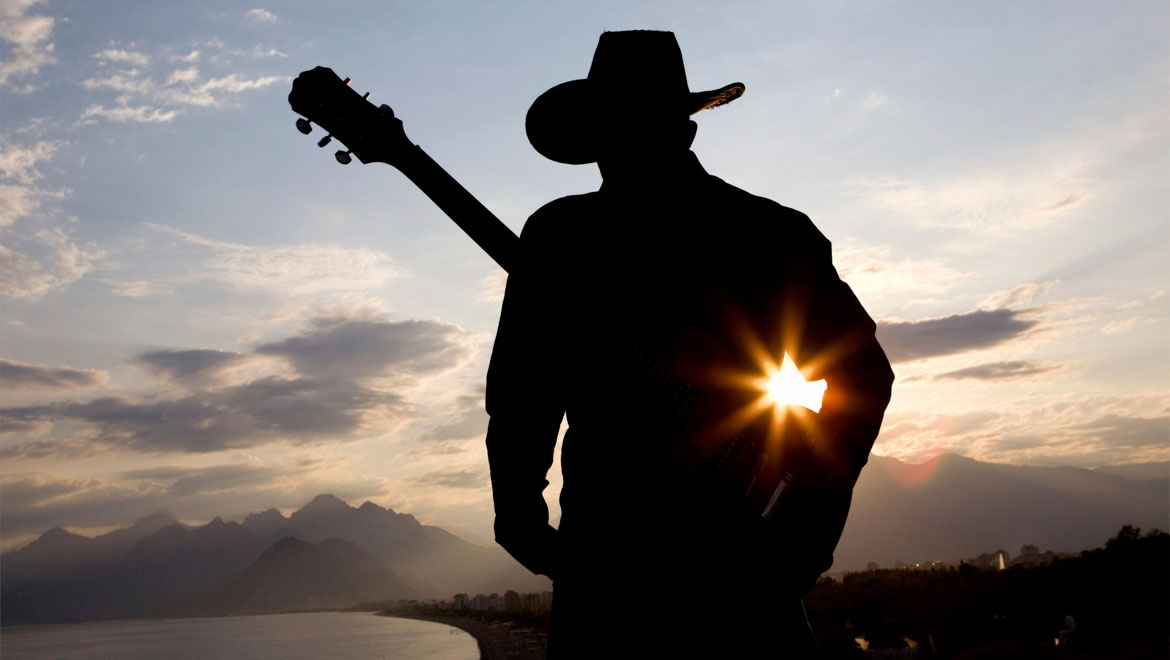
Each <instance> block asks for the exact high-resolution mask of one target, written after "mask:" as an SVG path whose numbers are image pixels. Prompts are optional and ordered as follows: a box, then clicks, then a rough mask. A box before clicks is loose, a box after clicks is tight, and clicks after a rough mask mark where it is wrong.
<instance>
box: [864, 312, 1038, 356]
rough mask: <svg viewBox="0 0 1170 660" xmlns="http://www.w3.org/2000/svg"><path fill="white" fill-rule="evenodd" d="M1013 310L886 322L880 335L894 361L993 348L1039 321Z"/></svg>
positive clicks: (884, 346) (879, 337) (880, 324)
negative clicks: (1022, 315)
mask: <svg viewBox="0 0 1170 660" xmlns="http://www.w3.org/2000/svg"><path fill="white" fill-rule="evenodd" d="M1020 316H1021V312H1019V311H1017V310H1013V309H997V310H990V311H989V310H982V309H981V310H976V311H974V312H967V313H966V314H954V315H952V316H948V317H946V318H937V319H925V320H922V321H910V322H889V321H883V322H881V323H879V324H878V328H877V337H878V341H879V342H881V345H882V348H883V349H884V350H885V352H886V356H887V357H888V358H889V359H890V361H891V362H908V361H911V360H922V359H925V358H930V357H937V356H940V355H949V354H951V353H961V352H964V351H970V350H975V349H980V348H990V347H992V346H995V345H997V344H1001V343H1003V342H1006V341H1008V340H1011V339H1015V338H1016V337H1019V336H1021V335H1023V334H1024V333H1025V332H1027V331H1029V330H1031V329H1032V328H1034V327H1035V326H1036V324H1037V322H1036V321H1033V320H1030V319H1023V318H1020Z"/></svg>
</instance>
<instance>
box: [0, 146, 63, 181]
mask: <svg viewBox="0 0 1170 660" xmlns="http://www.w3.org/2000/svg"><path fill="white" fill-rule="evenodd" d="M61 145H62V143H61V142H58V141H41V142H37V143H36V144H34V145H33V146H31V147H21V146H18V145H12V144H6V145H4V149H3V150H0V174H3V175H4V176H5V177H7V178H10V179H14V180H15V181H16V182H17V183H22V184H26V185H27V184H30V183H32V182H33V181H36V180H37V179H41V178H43V175H42V174H41V173H40V172H39V171H38V170H37V163H40V162H42V161H47V160H49V159H50V158H52V157H53V154H54V153H56V152H57V150H58V149H60V148H61Z"/></svg>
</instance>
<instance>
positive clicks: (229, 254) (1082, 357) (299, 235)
mask: <svg viewBox="0 0 1170 660" xmlns="http://www.w3.org/2000/svg"><path fill="white" fill-rule="evenodd" d="M0 11H2V12H3V14H2V19H3V27H2V28H0V37H2V38H3V40H4V46H5V52H4V55H3V59H2V60H0V92H2V93H3V106H4V113H3V114H4V123H3V126H2V127H0V144H2V145H3V150H2V153H0V228H2V229H0V230H2V231H3V245H2V246H0V257H2V258H0V266H2V268H3V278H2V280H0V283H2V285H3V286H2V298H0V300H2V302H3V314H2V317H0V327H2V330H3V333H2V334H3V342H2V345H0V360H2V361H3V363H2V365H0V373H2V377H3V382H2V383H0V387H2V388H3V405H2V409H0V417H2V418H3V429H2V430H3V437H0V459H2V460H0V523H2V525H0V550H3V551H7V550H9V549H11V548H14V547H17V546H18V545H22V544H25V543H27V542H29V541H31V540H32V539H33V538H35V537H36V535H37V534H39V533H40V532H41V531H43V530H45V529H48V528H49V527H51V526H61V527H64V528H66V529H75V530H83V531H85V532H86V533H85V534H83V535H88V536H93V535H96V534H98V533H101V531H102V530H107V531H108V530H110V529H113V528H115V527H116V526H118V525H121V524H125V521H126V520H134V519H138V518H140V517H141V516H142V515H145V513H147V512H148V511H152V510H155V509H158V508H160V507H162V508H166V509H169V510H171V511H172V512H175V513H176V514H177V515H178V517H179V519H180V520H210V519H211V518H212V517H214V516H241V517H242V516H243V515H246V514H245V513H243V512H251V511H263V510H266V509H267V508H276V509H277V510H278V511H281V512H282V515H286V514H284V512H285V511H291V510H295V509H296V508H297V507H298V506H303V503H305V502H308V501H309V500H310V499H312V494H313V493H335V494H337V495H338V497H339V498H340V499H342V500H343V501H345V502H347V503H348V502H352V501H370V502H373V503H375V504H377V505H378V506H381V507H384V508H388V509H392V510H394V511H399V512H407V513H410V514H411V515H413V516H415V517H416V518H417V519H418V520H419V521H420V522H423V523H424V524H434V525H437V526H439V527H442V528H444V529H448V530H450V531H452V532H453V533H456V534H459V535H460V536H464V537H470V538H474V539H485V540H489V541H490V539H492V538H493V534H492V531H491V521H492V505H491V494H490V488H489V485H488V474H487V462H486V452H485V450H484V446H483V435H484V431H485V428H486V421H487V416H486V414H485V413H484V411H483V382H484V372H485V370H486V365H487V359H488V356H489V354H490V349H491V344H492V339H493V336H494V332H495V325H496V321H497V319H498V313H499V304H500V299H501V297H502V286H503V282H504V278H503V276H502V271H500V270H499V269H498V268H497V267H496V266H495V264H494V263H492V262H491V260H490V259H489V258H488V257H486V256H485V255H483V254H481V253H480V251H479V249H478V248H477V247H476V246H475V245H474V244H473V243H472V242H471V241H470V240H468V239H467V238H466V237H465V236H464V235H462V234H461V233H460V232H459V230H458V229H457V228H455V227H454V226H453V225H452V223H451V222H450V221H449V220H448V219H447V218H446V217H444V216H443V215H442V214H441V212H439V211H438V210H437V209H435V208H434V207H433V206H432V204H431V203H430V202H429V200H427V199H426V198H425V197H424V196H423V195H422V194H421V193H420V192H419V191H418V190H416V189H414V188H413V186H411V184H410V183H409V182H408V181H407V180H406V179H405V178H404V177H403V176H402V175H401V174H400V173H398V172H396V171H393V170H392V169H391V168H388V167H384V166H379V165H370V166H363V165H361V164H359V163H357V162H354V163H352V164H350V165H347V166H344V167H343V166H341V165H338V164H337V163H336V162H335V161H334V159H333V157H332V155H331V152H332V151H333V149H334V148H335V147H333V146H331V147H329V148H327V149H318V148H317V147H316V146H315V144H314V143H315V142H316V140H317V139H318V138H319V137H320V136H321V132H320V129H317V130H316V132H315V133H314V134H313V135H311V136H303V135H301V134H300V133H298V132H297V130H296V128H295V127H294V120H295V119H296V115H295V114H294V113H293V112H292V111H291V110H289V108H288V104H287V101H286V96H287V94H288V91H289V85H290V83H291V80H292V78H293V77H294V76H295V75H296V74H297V73H299V72H301V71H304V70H306V69H309V68H311V67H313V66H316V65H318V64H320V65H324V66H329V67H332V68H333V69H334V70H335V71H336V72H337V73H338V74H339V75H341V76H350V77H352V78H353V80H354V86H355V87H356V88H360V90H359V91H360V92H364V91H367V90H368V91H370V92H372V97H371V98H372V100H373V101H375V102H377V103H383V102H384V103H388V104H389V105H391V106H392V107H393V108H394V110H395V113H396V115H397V116H398V117H400V118H401V119H402V120H403V121H404V122H405V125H406V133H407V135H408V136H410V138H411V140H412V141H414V142H417V143H418V144H419V145H420V146H422V147H423V148H424V149H425V150H426V151H427V152H428V153H429V154H430V155H431V156H433V157H434V158H435V160H437V161H438V162H439V163H440V164H441V165H443V166H444V167H445V168H447V169H448V171H450V172H451V173H452V175H454V176H455V178H457V179H458V180H459V181H461V182H462V183H463V184H464V186H466V187H467V189H468V190H470V191H471V192H472V193H473V194H475V195H476V196H478V197H479V198H480V200H481V201H483V202H484V204H485V205H486V206H487V207H488V208H489V209H491V210H492V211H493V212H495V213H496V214H497V215H499V216H500V217H501V219H502V220H503V221H504V222H505V223H506V224H508V225H509V226H510V227H511V228H512V229H513V230H518V229H519V228H520V227H521V226H522V224H523V222H524V219H525V218H526V217H527V216H528V215H529V214H530V213H532V212H533V211H535V210H536V209H537V208H539V207H540V206H541V205H543V204H544V203H546V202H548V201H551V200H552V199H555V198H558V197H561V196H564V195H568V194H576V193H580V192H586V191H591V190H595V189H596V188H597V186H598V184H599V182H600V176H599V174H598V172H597V170H596V168H595V167H592V166H581V167H570V166H563V165H558V164H555V163H552V162H550V161H547V160H545V159H543V158H542V157H540V156H539V155H538V154H537V153H536V152H535V151H534V150H533V149H532V148H531V147H530V145H529V144H528V141H527V139H526V137H525V133H524V116H525V113H526V111H527V109H528V106H529V104H530V103H531V102H532V101H533V100H534V99H535V98H536V97H537V96H538V95H539V94H540V93H542V92H543V91H545V90H546V89H548V88H550V87H552V86H553V85H556V84H558V83H561V82H564V81H566V80H570V79H574V78H579V77H582V76H584V75H585V73H586V72H587V70H588V66H589V62H590V59H591V57H592V53H593V49H594V47H595V45H596V42H597V37H598V35H599V34H600V33H601V32H602V31H603V30H606V29H629V28H656V29H668V30H672V31H674V32H675V33H676V35H677V37H678V40H679V42H680V45H681V47H682V51H683V56H684V59H685V62H686V66H687V76H688V80H689V82H690V85H691V88H692V89H696V90H698V89H710V88H713V87H716V86H718V85H721V84H725V83H727V82H730V81H733V80H743V81H744V82H745V83H746V86H747V91H746V94H745V95H744V96H743V98H741V99H738V100H736V101H735V102H734V103H732V104H730V105H728V106H727V107H723V108H719V109H716V110H712V111H709V112H704V113H702V114H701V115H699V116H697V117H696V121H697V123H698V124H699V132H698V137H697V139H696V143H695V148H694V151H695V152H696V154H698V156H699V157H700V160H701V161H702V162H703V164H704V166H705V167H706V168H707V170H708V171H710V172H711V173H712V174H714V175H716V176H719V177H721V178H723V179H725V180H726V181H728V183H731V184H732V185H735V186H738V187H741V188H743V189H745V190H748V191H749V192H752V193H754V194H759V195H762V196H765V197H769V198H771V199H775V200H776V201H778V202H780V203H782V204H784V205H785V206H790V207H793V208H796V209H798V210H800V211H803V212H805V213H807V214H808V215H809V216H810V217H811V218H812V220H813V222H814V223H816V225H817V227H818V228H819V229H820V230H821V231H822V233H824V234H825V235H826V236H827V237H828V238H829V239H830V240H831V241H832V243H833V250H834V263H835V264H836V265H837V267H838V269H839V271H840V272H841V274H842V276H843V277H844V279H845V280H846V282H848V283H849V284H850V285H851V287H852V288H853V289H854V291H855V292H856V293H857V295H858V297H859V298H860V300H861V301H862V303H863V304H864V305H865V306H866V308H867V310H868V311H869V313H870V315H871V316H873V318H874V319H875V320H877V322H878V324H879V329H878V337H879V339H880V340H881V342H882V345H883V347H885V349H886V351H887V354H888V355H889V356H890V358H891V361H892V362H893V363H894V369H895V372H896V373H897V380H896V381H895V385H894V399H893V402H892V403H891V405H890V408H889V410H888V411H887V414H886V419H885V422H884V424H883V426H882V431H881V434H880V435H879V437H878V442H877V445H876V446H875V449H874V453H875V455H878V456H887V457H891V458H896V459H898V460H902V461H908V462H922V461H925V460H929V458H930V457H934V456H939V455H945V454H955V455H960V456H965V457H968V458H972V459H974V460H979V461H982V462H991V463H1000V464H1008V465H1035V466H1038V467H1060V466H1068V467H1080V468H1087V469H1095V468H1099V467H1104V466H1109V465H1128V464H1136V463H1163V462H1165V461H1167V459H1170V380H1168V378H1167V374H1168V373H1170V344H1167V342H1166V341H1165V337H1166V336H1170V296H1168V295H1167V293H1170V269H1168V268H1167V265H1166V260H1165V255H1166V254H1167V253H1168V250H1170V226H1168V225H1167V223H1166V217H1165V212H1166V209H1167V208H1170V189H1168V188H1167V186H1166V185H1165V182H1166V181H1167V180H1168V179H1170V118H1167V116H1166V113H1165V108H1166V107H1167V105H1168V101H1170V85H1168V84H1167V83H1168V82H1170V40H1167V39H1166V38H1165V37H1166V35H1165V30H1164V26H1165V25H1166V24H1167V21H1168V20H1170V7H1167V6H1166V5H1165V3H1158V2H1153V1H1148V2H1137V3H1129V4H1126V5H1125V6H1124V7H1106V6H1088V7H1068V6H1066V5H1064V4H1062V3H1058V2H1050V3H1035V4H1028V5H1027V6H1019V5H1017V4H1014V3H1009V2H993V3H983V4H980V5H979V6H977V7H972V6H967V7H945V8H944V7H937V6H933V5H929V4H922V3H913V2H897V3H894V4H892V5H890V6H883V7H880V8H878V7H869V6H866V5H862V4H852V5H851V4H848V3H846V4H844V5H825V4H815V3H812V4H793V5H790V6H784V7H777V6H771V5H768V4H766V3H765V4H760V3H755V4H753V3H742V4H738V5H735V6H733V7H719V8H713V7H710V6H707V5H705V4H704V3H699V2H686V3H675V2H666V1H654V2H648V3H641V4H639V5H637V6H629V5H628V4H626V3H620V2H617V1H616V0H613V1H610V0H607V1H605V2H601V3H594V4H592V5H590V6H588V7H582V6H576V5H574V4H572V3H546V4H540V5H536V6H529V5H523V6H519V5H516V6H512V5H510V6H507V7H493V8H488V7H483V6H481V5H479V4H477V3H472V2H457V3H455V4H453V5H445V6H443V7H435V6H420V7H388V6H380V5H375V6H369V5H367V4H365V3H358V2H351V3H336V4H334V5H331V6H330V7H329V8H328V9H322V8H320V7H316V6H313V5H311V4H300V3H281V4H279V5H272V6H268V7H264V6H256V7H245V6H240V5H237V4H234V3H229V2H223V1H222V0H216V1H213V2H210V3H202V4H199V5H197V6H196V5H190V6H188V5H185V4H172V3H154V4H151V5H149V6H145V7H135V8H133V9H130V8H128V6H122V5H105V4H103V5H97V4H93V3H80V2H56V1H48V2H44V1H38V0H14V1H12V2H6V3H5V4H4V6H3V9H2V10H0ZM775 358H776V360H779V359H780V356H775ZM549 481H550V486H549V488H548V489H547V490H546V498H547V499H548V501H549V505H550V510H551V516H552V519H553V520H556V519H557V518H558V517H559V511H560V509H559V503H558V502H557V497H558V495H559V492H560V485H561V477H560V471H559V443H558V453H557V456H556V462H555V463H554V467H553V469H552V471H550V474H549ZM50 521H52V524H48V523H49V522H50Z"/></svg>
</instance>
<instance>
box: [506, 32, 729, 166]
mask: <svg viewBox="0 0 1170 660" xmlns="http://www.w3.org/2000/svg"><path fill="white" fill-rule="evenodd" d="M743 92H744V85H743V83H739V82H736V83H731V84H730V85H726V86H724V87H720V88H719V89H713V90H709V91H705V92H692V91H690V88H689V87H688V86H687V74H686V70H685V69H684V68H683V60H682V50H680V49H679V47H678V41H677V40H676V39H675V38H674V33H673V32H656V31H650V30H631V31H627V32H604V33H602V35H601V39H599V40H598V42H597V50H596V51H594V53H593V64H592V66H590V67H589V75H588V77H586V78H583V79H581V80H570V81H569V82H566V83H561V84H560V85H557V86H556V87H553V88H552V89H550V90H548V91H547V92H545V93H543V94H541V95H540V96H539V97H538V98H537V99H536V101H534V102H533V103H532V107H531V108H529V109H528V117H527V118H526V120H525V128H526V130H527V131H528V141H529V142H531V143H532V146H533V148H535V149H536V150H537V151H538V152H540V154H541V155H542V156H544V157H545V158H548V159H550V160H555V161H557V162H558V163H566V164H568V165H582V164H585V163H592V162H594V161H596V160H597V154H596V145H597V140H596V137H597V136H596V133H595V128H596V124H597V121H596V119H595V117H594V113H595V111H596V109H597V108H598V107H599V106H607V105H608V106H620V107H622V108H624V109H626V110H628V111H630V112H637V113H640V114H642V115H643V116H652V117H670V116H671V115H675V116H680V117H687V116H690V115H693V114H695V113H696V112H699V111H700V110H706V109H707V108H714V107H715V106H719V105H723V104H725V103H730V102H731V101H734V100H735V99H737V98H739V97H740V96H742V95H743Z"/></svg>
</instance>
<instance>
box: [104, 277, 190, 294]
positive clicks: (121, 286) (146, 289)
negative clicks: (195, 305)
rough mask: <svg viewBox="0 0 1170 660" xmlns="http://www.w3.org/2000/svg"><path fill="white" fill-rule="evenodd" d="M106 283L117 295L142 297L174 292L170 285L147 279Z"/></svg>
mask: <svg viewBox="0 0 1170 660" xmlns="http://www.w3.org/2000/svg"><path fill="white" fill-rule="evenodd" d="M107 284H109V285H110V291H112V292H114V293H115V294H117V295H119V296H126V297H127V298H144V297H146V296H157V295H163V294H173V293H174V290H173V289H171V288H170V287H168V286H166V285H163V284H159V283H158V282H151V281H148V280H125V281H120V282H110V281H107Z"/></svg>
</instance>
